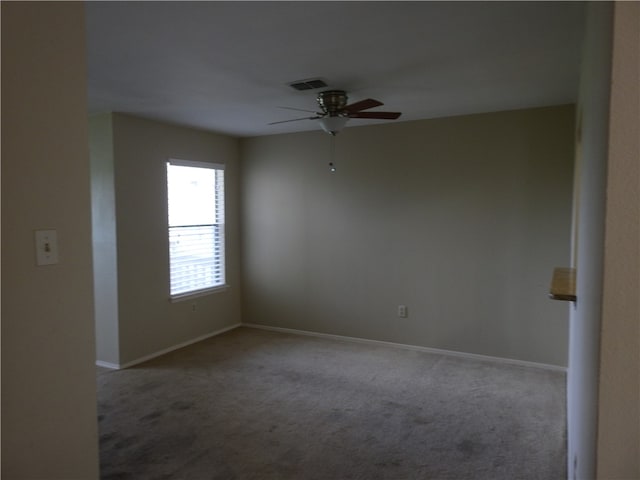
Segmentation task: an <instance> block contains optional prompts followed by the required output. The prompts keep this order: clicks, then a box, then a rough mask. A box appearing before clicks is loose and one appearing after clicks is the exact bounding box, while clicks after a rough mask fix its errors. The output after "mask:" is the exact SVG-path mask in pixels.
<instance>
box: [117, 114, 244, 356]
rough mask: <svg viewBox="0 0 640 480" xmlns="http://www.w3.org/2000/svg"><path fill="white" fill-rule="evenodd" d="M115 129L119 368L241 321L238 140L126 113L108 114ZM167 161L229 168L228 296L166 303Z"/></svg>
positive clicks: (227, 174)
mask: <svg viewBox="0 0 640 480" xmlns="http://www.w3.org/2000/svg"><path fill="white" fill-rule="evenodd" d="M112 129H113V160H114V186H115V214H116V215H115V216H116V237H117V301H118V315H117V317H118V318H117V321H118V337H119V362H118V363H119V364H126V363H129V362H132V361H135V360H137V359H140V358H142V357H145V356H148V355H152V354H154V353H156V352H158V351H162V350H165V349H167V348H171V347H173V346H175V345H177V344H180V343H182V342H188V341H191V340H193V339H195V338H198V337H200V336H203V335H207V334H210V333H212V332H215V331H217V330H220V329H223V328H225V327H229V326H231V325H236V324H239V323H240V322H241V317H240V265H239V256H240V250H239V244H240V240H239V224H238V216H239V213H238V209H239V205H238V200H239V193H238V140H237V139H234V138H231V137H227V136H223V135H217V134H214V133H209V132H204V131H198V130H193V129H189V128H184V127H178V126H174V125H167V124H164V123H160V122H155V121H151V120H145V119H140V118H136V117H133V116H129V115H123V114H113V115H112ZM169 158H178V159H185V160H194V161H199V162H212V163H224V164H225V165H226V171H225V188H226V213H227V215H226V235H227V248H226V254H227V263H226V267H227V283H228V284H229V285H230V288H229V289H228V290H227V291H225V292H221V293H214V294H212V295H207V296H204V297H199V298H196V299H193V300H186V301H181V302H176V303H171V302H169V265H168V262H169V258H168V252H169V247H168V239H167V199H166V198H167V196H166V195H167V193H166V188H167V186H166V162H167V160H168V159H169ZM194 304H195V308H196V310H195V311H193V305H194Z"/></svg>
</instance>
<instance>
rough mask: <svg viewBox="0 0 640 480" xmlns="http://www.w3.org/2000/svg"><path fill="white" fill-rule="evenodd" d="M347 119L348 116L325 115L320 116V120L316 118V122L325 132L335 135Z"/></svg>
mask: <svg viewBox="0 0 640 480" xmlns="http://www.w3.org/2000/svg"><path fill="white" fill-rule="evenodd" d="M348 120H349V117H341V116H335V117H331V116H327V117H322V118H321V119H320V120H318V122H319V123H320V126H321V127H322V129H323V130H324V131H325V132H327V133H328V134H330V135H335V134H336V133H338V132H339V131H340V130H342V129H343V127H344V126H345V124H346V123H347V121H348Z"/></svg>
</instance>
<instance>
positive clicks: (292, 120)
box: [267, 116, 322, 125]
mask: <svg viewBox="0 0 640 480" xmlns="http://www.w3.org/2000/svg"><path fill="white" fill-rule="evenodd" d="M319 118H322V117H318V116H315V117H302V118H292V119H291V120H280V121H279V122H271V123H267V125H276V124H277V123H287V122H297V121H299V120H317V119H319Z"/></svg>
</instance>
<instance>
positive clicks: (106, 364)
mask: <svg viewBox="0 0 640 480" xmlns="http://www.w3.org/2000/svg"><path fill="white" fill-rule="evenodd" d="M96 366H98V367H104V368H110V369H111V370H118V369H119V368H120V365H118V364H117V363H111V362H103V361H102V360H96Z"/></svg>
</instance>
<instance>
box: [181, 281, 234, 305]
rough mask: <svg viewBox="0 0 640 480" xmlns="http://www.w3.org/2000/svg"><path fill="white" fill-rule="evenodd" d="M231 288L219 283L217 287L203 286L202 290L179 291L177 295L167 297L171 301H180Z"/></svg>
mask: <svg viewBox="0 0 640 480" xmlns="http://www.w3.org/2000/svg"><path fill="white" fill-rule="evenodd" d="M229 288H231V287H230V286H229V285H219V286H217V287H212V288H205V289H204V290H196V291H195V292H186V293H180V294H178V295H172V296H170V297H169V301H170V302H171V303H177V302H182V301H185V300H191V299H192V298H198V297H204V296H206V295H213V294H214V293H222V292H226V291H227V290H229Z"/></svg>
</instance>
